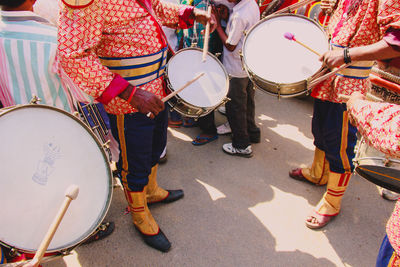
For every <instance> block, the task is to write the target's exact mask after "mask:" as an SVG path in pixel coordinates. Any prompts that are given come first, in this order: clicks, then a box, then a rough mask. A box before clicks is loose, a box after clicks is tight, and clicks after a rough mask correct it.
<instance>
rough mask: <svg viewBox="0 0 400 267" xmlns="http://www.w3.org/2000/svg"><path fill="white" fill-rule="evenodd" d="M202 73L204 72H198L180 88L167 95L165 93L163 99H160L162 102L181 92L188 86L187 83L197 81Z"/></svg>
mask: <svg viewBox="0 0 400 267" xmlns="http://www.w3.org/2000/svg"><path fill="white" fill-rule="evenodd" d="M203 75H204V72H202V73H200V74H199V75H197V76H196V77H194V78H193V79H192V80H190V81H188V82H187V83H185V84H184V85H183V86H182V87H181V88H179V89H178V90H176V91H174V92H172V93H170V94H169V95H167V96H166V97H164V98H163V99H161V101H162V102H167V101H168V100H170V99H171V98H172V97H173V96H175V95H177V94H179V93H180V92H182V90H183V89H185V88H186V87H188V86H189V85H191V84H192V83H194V82H195V81H197V80H198V79H199V78H200V77H201V76H203Z"/></svg>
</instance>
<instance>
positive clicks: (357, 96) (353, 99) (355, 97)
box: [346, 92, 366, 126]
mask: <svg viewBox="0 0 400 267" xmlns="http://www.w3.org/2000/svg"><path fill="white" fill-rule="evenodd" d="M365 99H366V97H365V96H364V95H363V94H361V93H360V92H354V93H352V94H351V96H350V98H349V100H347V102H346V106H347V110H350V107H351V106H352V105H353V104H354V103H355V102H356V101H358V100H365ZM349 115H350V116H349V121H350V123H351V124H352V125H353V126H357V124H356V121H355V120H354V118H353V116H352V114H351V113H350V112H349Z"/></svg>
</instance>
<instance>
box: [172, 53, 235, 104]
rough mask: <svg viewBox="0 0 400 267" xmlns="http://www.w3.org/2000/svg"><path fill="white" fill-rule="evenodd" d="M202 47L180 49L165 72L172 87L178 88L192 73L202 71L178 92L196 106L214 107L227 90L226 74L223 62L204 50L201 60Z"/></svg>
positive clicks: (196, 73)
mask: <svg viewBox="0 0 400 267" xmlns="http://www.w3.org/2000/svg"><path fill="white" fill-rule="evenodd" d="M202 56H203V51H202V50H200V49H198V48H187V49H183V50H180V51H179V52H178V53H176V54H175V55H174V56H173V57H172V58H171V59H170V61H169V62H168V66H167V75H168V79H169V82H170V85H171V86H172V89H173V90H178V89H179V88H181V87H182V86H183V85H184V84H186V83H187V82H188V81H190V80H192V79H193V78H194V77H195V76H197V75H198V74H200V73H201V72H204V75H203V76H202V77H201V78H200V79H198V80H197V81H196V82H194V83H192V84H191V85H189V86H188V87H187V88H185V89H184V90H183V91H182V92H180V93H179V94H178V95H179V97H181V98H182V99H183V100H184V101H186V102H187V103H190V104H192V105H194V106H197V107H213V106H216V105H218V104H220V103H221V101H222V100H223V99H224V98H225V97H226V95H227V94H228V85H229V80H228V74H227V73H226V70H225V68H224V67H223V66H222V64H221V63H220V62H219V61H218V60H217V59H215V58H214V57H212V56H211V55H210V54H207V59H206V61H205V62H202Z"/></svg>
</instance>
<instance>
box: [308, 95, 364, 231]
mask: <svg viewBox="0 0 400 267" xmlns="http://www.w3.org/2000/svg"><path fill="white" fill-rule="evenodd" d="M321 104H322V105H324V106H325V107H326V114H327V117H326V120H325V121H324V123H323V124H324V126H325V127H324V133H323V139H324V147H325V153H326V159H327V160H328V161H329V167H330V171H329V175H328V185H327V191H326V192H325V194H324V196H323V198H322V199H321V201H320V202H319V204H318V205H317V207H316V208H315V210H314V214H313V215H311V216H310V217H309V218H307V222H306V223H307V226H309V227H310V228H320V227H323V226H324V225H326V223H328V222H329V220H330V218H332V217H333V216H336V215H337V214H338V213H339V211H340V206H341V201H342V198H343V195H344V192H345V191H346V189H347V186H348V184H349V181H350V178H351V174H352V171H353V169H354V165H353V162H352V160H353V158H354V146H355V144H356V141H357V137H356V133H357V129H356V128H355V127H354V126H352V125H351V124H350V123H349V120H348V114H347V111H346V106H345V104H338V103H331V102H321ZM316 214H317V215H316Z"/></svg>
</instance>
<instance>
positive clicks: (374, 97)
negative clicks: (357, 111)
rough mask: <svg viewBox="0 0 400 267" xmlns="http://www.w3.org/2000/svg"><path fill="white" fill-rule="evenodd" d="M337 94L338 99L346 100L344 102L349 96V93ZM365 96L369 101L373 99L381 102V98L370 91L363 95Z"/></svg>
mask: <svg viewBox="0 0 400 267" xmlns="http://www.w3.org/2000/svg"><path fill="white" fill-rule="evenodd" d="M338 96H339V99H341V100H343V101H346V102H347V100H349V99H350V96H349V95H343V94H339V95H338ZM365 97H366V98H367V100H371V101H375V102H383V100H382V99H380V98H379V97H376V96H374V95H373V94H371V93H367V94H366V95H365Z"/></svg>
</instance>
